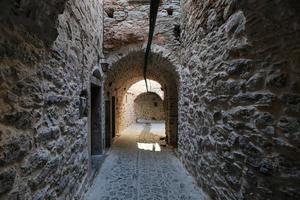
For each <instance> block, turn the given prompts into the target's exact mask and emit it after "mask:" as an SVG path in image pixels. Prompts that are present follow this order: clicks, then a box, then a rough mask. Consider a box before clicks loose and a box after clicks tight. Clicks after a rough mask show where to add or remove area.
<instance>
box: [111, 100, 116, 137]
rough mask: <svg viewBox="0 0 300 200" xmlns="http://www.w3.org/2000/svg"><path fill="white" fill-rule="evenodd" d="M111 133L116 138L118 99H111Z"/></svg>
mask: <svg viewBox="0 0 300 200" xmlns="http://www.w3.org/2000/svg"><path fill="white" fill-rule="evenodd" d="M111 132H112V138H114V137H115V136H116V97H114V96H113V97H112V98H111Z"/></svg>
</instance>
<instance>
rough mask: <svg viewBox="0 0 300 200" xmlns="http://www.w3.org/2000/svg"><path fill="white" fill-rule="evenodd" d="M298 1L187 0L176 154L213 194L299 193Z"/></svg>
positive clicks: (228, 196) (244, 196) (263, 196)
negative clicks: (295, 161)
mask: <svg viewBox="0 0 300 200" xmlns="http://www.w3.org/2000/svg"><path fill="white" fill-rule="evenodd" d="M251 5H256V9H255V10H252V9H251V8H250V7H251ZM299 6H300V5H299V3H296V2H292V1H285V2H283V1H280V2H279V1H278V2H270V1H264V0H262V1H258V0H254V1H251V2H250V1H226V2H225V1H221V0H220V1H218V0H217V1H197V2H196V1H193V0H186V1H184V2H182V3H181V7H182V21H181V30H182V34H181V44H182V50H181V52H182V55H181V63H182V69H181V71H180V72H181V77H182V83H181V88H180V101H179V128H178V130H179V142H178V143H179V147H178V151H179V154H180V157H181V159H182V160H183V162H184V163H185V165H186V167H187V169H188V170H189V171H190V172H191V173H192V174H193V175H194V176H195V177H196V180H197V182H198V183H199V185H201V186H202V187H204V188H205V189H206V191H207V192H209V194H210V195H211V197H212V198H213V199H276V200H277V199H278V200H279V199H294V198H299V197H300V194H299V192H296V191H295V188H297V187H298V184H297V181H298V182H299V180H300V178H299V163H294V162H291V161H288V160H290V159H291V160H299V159H300V157H299V155H296V154H297V153H296V152H299V149H298V147H299V127H300V125H299V120H298V119H299V100H298V94H299V90H298V89H299V88H298V82H299V73H298V72H297V71H299V70H297V69H295V64H296V63H297V64H296V65H298V66H299V59H296V58H295V56H294V53H293V52H294V51H297V52H298V51H299V44H300V40H299V39H294V38H299V34H298V33H297V31H299V30H300V29H299V27H300V24H299V22H300V21H299V19H300V18H299V15H298V14H296V13H297V11H296V10H297V9H299ZM275 13H276V14H275ZM286 13H289V14H286ZM291 24H293V25H291ZM292 49H296V50H292ZM298 57H299V56H298ZM292 60H293V61H292ZM291 61H292V62H291ZM197 113H201V114H200V115H198V114H197ZM204 127H205V129H204ZM217 127H218V128H217ZM220 127H222V128H220ZM296 129H298V130H296ZM199 149H201V151H199ZM279 160H281V161H280V164H279V163H278V161H279ZM285 162H286V163H289V164H287V165H285V164H283V163H285ZM225 163H229V164H225ZM291 163H293V164H291ZM230 164H232V165H234V166H231V165H230ZM283 165H285V166H283ZM287 177H293V178H287ZM296 177H297V178H296ZM282 185H285V189H283V186H282ZM288 191H290V192H288Z"/></svg>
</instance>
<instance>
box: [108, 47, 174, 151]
mask: <svg viewBox="0 0 300 200" xmlns="http://www.w3.org/2000/svg"><path fill="white" fill-rule="evenodd" d="M143 58H144V51H143V50H140V51H132V52H129V53H128V54H126V55H125V56H123V57H122V58H120V59H119V60H117V61H115V62H114V63H112V65H111V67H110V70H109V71H108V73H107V78H106V81H105V95H106V99H107V100H113V99H114V101H115V102H112V103H111V106H110V110H111V113H115V119H112V120H111V124H110V125H108V126H111V127H113V126H115V132H116V134H120V133H121V132H122V131H123V130H124V129H125V128H126V127H128V125H130V122H132V120H135V119H132V120H128V119H125V117H128V115H126V114H124V112H125V111H124V110H125V109H124V108H125V107H126V98H128V95H127V94H128V90H129V88H130V87H131V86H133V85H134V83H137V82H138V81H141V80H143V68H142V66H143ZM147 73H148V74H147V78H149V79H151V80H153V81H156V82H158V83H159V84H160V85H161V88H160V89H161V91H162V92H163V99H164V103H163V104H164V105H163V107H164V115H165V124H166V131H165V132H166V137H167V143H168V144H170V145H172V146H173V147H176V146H177V125H178V122H177V121H178V107H177V106H178V87H179V76H178V74H177V72H176V68H175V66H174V65H173V64H172V63H171V62H170V61H169V60H168V59H166V58H163V57H162V56H161V55H160V54H156V53H153V54H152V56H151V61H150V65H149V67H148V72H147ZM127 100H128V99H127ZM113 103H115V109H112V105H113ZM153 106H155V105H154V104H153ZM114 121H115V123H113V122H114ZM110 132H111V134H110V135H111V137H113V135H114V134H113V133H114V130H112V129H110Z"/></svg>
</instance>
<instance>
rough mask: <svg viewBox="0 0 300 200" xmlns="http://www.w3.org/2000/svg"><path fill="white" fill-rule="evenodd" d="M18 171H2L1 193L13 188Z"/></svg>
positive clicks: (0, 178)
mask: <svg viewBox="0 0 300 200" xmlns="http://www.w3.org/2000/svg"><path fill="white" fill-rule="evenodd" d="M15 177H16V172H15V171H13V170H9V171H4V172H1V173H0V195H1V194H3V193H5V192H8V191H10V190H11V189H12V188H13V185H14V181H15Z"/></svg>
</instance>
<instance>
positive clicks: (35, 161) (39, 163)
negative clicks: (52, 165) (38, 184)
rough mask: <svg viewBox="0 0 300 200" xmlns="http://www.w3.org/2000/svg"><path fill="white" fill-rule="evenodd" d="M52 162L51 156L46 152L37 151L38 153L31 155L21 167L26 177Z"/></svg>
mask: <svg viewBox="0 0 300 200" xmlns="http://www.w3.org/2000/svg"><path fill="white" fill-rule="evenodd" d="M49 160H50V154H49V152H48V151H45V150H37V153H35V154H33V155H31V156H30V157H29V158H28V159H27V160H26V161H25V163H24V165H23V166H21V170H22V173H23V174H24V175H28V174H31V173H32V172H33V171H34V170H37V169H41V168H42V167H43V166H45V164H46V163H47V162H48V161H49Z"/></svg>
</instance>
